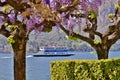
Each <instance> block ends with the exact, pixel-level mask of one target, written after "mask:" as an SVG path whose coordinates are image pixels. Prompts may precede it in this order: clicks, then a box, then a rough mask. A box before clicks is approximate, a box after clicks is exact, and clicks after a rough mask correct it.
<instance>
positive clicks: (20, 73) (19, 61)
mask: <svg viewBox="0 0 120 80" xmlns="http://www.w3.org/2000/svg"><path fill="white" fill-rule="evenodd" d="M12 48H13V52H14V80H26V40H25V39H21V40H17V41H16V42H15V43H14V44H12Z"/></svg>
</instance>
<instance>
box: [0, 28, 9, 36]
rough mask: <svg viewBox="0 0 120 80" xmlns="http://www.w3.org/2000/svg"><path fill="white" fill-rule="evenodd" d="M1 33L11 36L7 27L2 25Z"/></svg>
mask: <svg viewBox="0 0 120 80" xmlns="http://www.w3.org/2000/svg"><path fill="white" fill-rule="evenodd" d="M0 34H2V35H3V36H5V37H9V36H10V32H9V31H8V30H6V29H5V26H2V27H1V29H0Z"/></svg>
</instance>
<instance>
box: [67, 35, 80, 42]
mask: <svg viewBox="0 0 120 80" xmlns="http://www.w3.org/2000/svg"><path fill="white" fill-rule="evenodd" d="M66 38H67V39H70V40H73V41H76V40H78V38H76V37H73V36H66Z"/></svg>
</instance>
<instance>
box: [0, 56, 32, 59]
mask: <svg viewBox="0 0 120 80" xmlns="http://www.w3.org/2000/svg"><path fill="white" fill-rule="evenodd" d="M30 57H33V56H32V55H28V56H26V58H30ZM10 58H13V57H0V59H10Z"/></svg>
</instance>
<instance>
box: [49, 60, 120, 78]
mask: <svg viewBox="0 0 120 80" xmlns="http://www.w3.org/2000/svg"><path fill="white" fill-rule="evenodd" d="M50 67H51V69H50V70H51V80H120V59H107V60H61V61H53V62H51V66H50Z"/></svg>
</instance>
